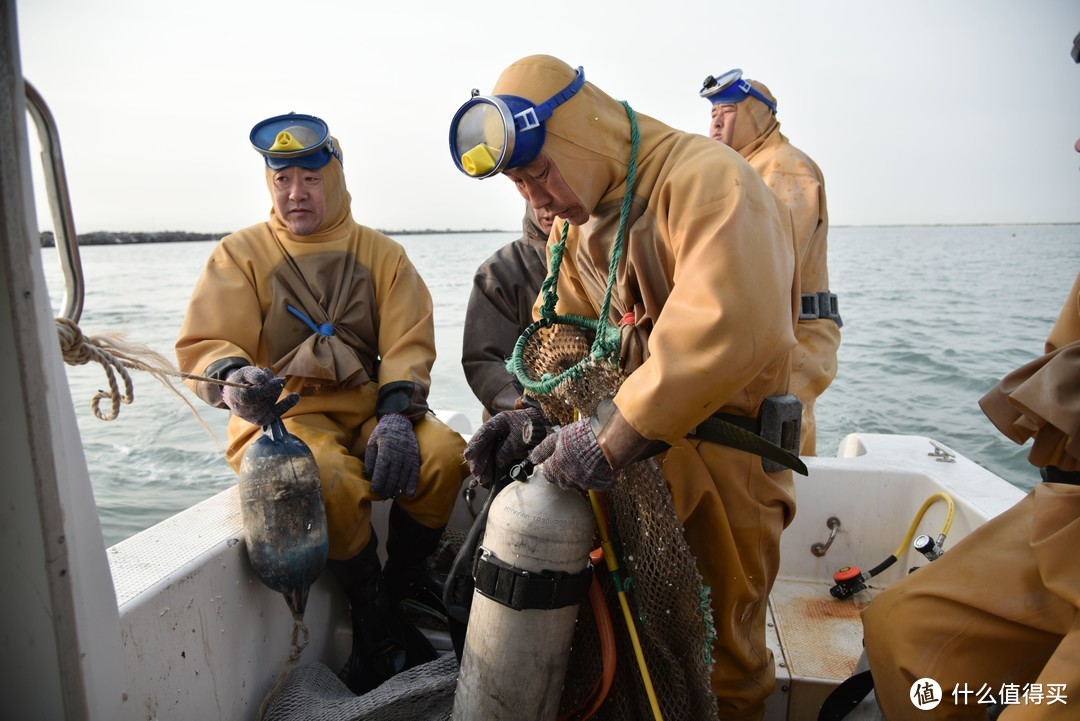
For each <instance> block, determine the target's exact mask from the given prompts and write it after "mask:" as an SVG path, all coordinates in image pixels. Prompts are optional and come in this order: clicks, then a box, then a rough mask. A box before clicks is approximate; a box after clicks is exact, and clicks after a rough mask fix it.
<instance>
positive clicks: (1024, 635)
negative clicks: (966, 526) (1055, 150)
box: [862, 141, 1080, 721]
mask: <svg viewBox="0 0 1080 721" xmlns="http://www.w3.org/2000/svg"><path fill="white" fill-rule="evenodd" d="M1077 146H1078V147H1077V149H1078V150H1080V141H1078V143H1077ZM1045 351H1046V354H1045V355H1043V356H1042V357H1040V358H1037V359H1035V360H1034V361H1032V362H1030V363H1027V364H1026V365H1024V366H1021V367H1020V368H1018V369H1016V370H1015V371H1013V372H1011V373H1009V374H1008V375H1007V376H1005V378H1003V379H1002V380H1001V382H1000V383H998V385H997V386H995V387H994V388H993V389H991V390H990V392H988V393H987V394H986V395H985V396H983V398H982V399H981V400H980V401H979V405H980V406H981V407H982V409H983V411H984V412H985V413H986V415H987V417H989V418H990V420H991V421H992V422H993V423H994V425H995V426H996V427H997V428H998V430H1000V431H1001V432H1002V433H1004V434H1005V435H1006V436H1007V437H1008V438H1009V439H1010V440H1013V441H1015V442H1016V443H1024V442H1026V441H1027V440H1028V439H1031V438H1034V443H1033V444H1032V447H1031V451H1030V453H1029V455H1028V460H1029V461H1031V463H1032V465H1034V466H1036V467H1038V468H1039V469H1040V472H1041V475H1042V479H1043V482H1042V483H1039V484H1037V485H1036V486H1035V488H1034V490H1032V491H1031V492H1030V493H1029V494H1028V495H1027V496H1026V497H1025V498H1024V499H1023V500H1021V501H1020V502H1019V503H1017V504H1016V505H1015V506H1013V507H1012V508H1010V509H1009V510H1007V511H1005V512H1004V513H1002V514H1001V515H999V516H997V517H995V518H993V519H991V520H989V521H987V522H986V523H985V524H983V525H982V526H980V527H979V528H978V529H976V530H975V531H974V532H973V533H972V534H971V535H969V536H967V537H966V538H964V539H963V540H962V541H960V542H959V543H957V544H956V546H955V547H954V548H953V549H952V550H951V551H949V552H948V553H946V554H945V555H943V556H942V557H941V558H939V559H938V560H937V561H935V562H933V563H931V564H929V565H927V566H924V567H923V568H921V569H919V570H918V571H916V572H915V573H912V574H911V575H909V576H906V577H905V578H904V579H902V580H901V581H900V582H898V583H896V584H893V585H892V586H891V587H890V588H889V589H887V590H886V591H884V592H882V593H881V594H880V595H879V596H877V597H876V598H875V599H874V600H873V601H872V602H871V603H870V605H869V606H867V607H866V609H865V610H864V611H863V614H862V618H863V626H864V629H865V635H866V653H867V658H868V660H869V662H870V671H871V674H872V675H873V679H874V688H875V693H876V696H877V702H878V704H879V705H880V707H881V709H882V711H883V712H884V713H885V716H886V718H888V719H889V721H904V719H911V721H916V720H917V719H918V720H921V719H985V718H987V709H988V707H989V706H990V702H989V701H988V700H987V699H986V698H985V697H984V699H983V701H982V702H981V703H980V702H979V693H980V690H981V689H983V688H984V687H986V688H988V689H989V691H988V693H989V694H990V697H991V698H993V699H994V701H996V702H997V703H999V704H1000V703H1004V702H1003V701H1002V699H1003V698H1004V694H1003V691H1002V689H1003V687H1005V686H1006V685H1007V684H1009V685H1013V687H1014V688H1015V689H1016V691H1015V693H1016V694H1017V696H1016V698H1014V699H1010V700H1009V702H1007V703H1004V711H1003V712H1002V713H1001V715H1000V716H999V717H998V718H999V719H1001V721H1020V720H1021V719H1047V720H1050V719H1063V718H1072V714H1074V713H1075V712H1074V711H1071V710H1070V709H1071V708H1072V706H1073V705H1075V704H1076V703H1077V702H1078V701H1080V698H1076V695H1077V691H1080V566H1078V565H1077V562H1076V555H1077V552H1078V551H1080V276H1078V277H1077V279H1076V282H1075V283H1074V285H1073V288H1072V292H1071V293H1070V294H1069V297H1068V300H1067V301H1066V303H1065V307H1064V308H1063V309H1062V311H1061V315H1060V317H1059V318H1058V321H1057V323H1056V325H1055V326H1054V328H1053V330H1052V331H1051V332H1050V336H1049V338H1048V339H1047V341H1046V348H1045ZM923 678H931V679H933V680H935V681H937V682H938V683H939V684H940V685H941V691H942V698H941V703H940V705H938V706H937V708H934V709H932V710H920V709H919V708H918V707H916V706H915V704H914V703H913V696H912V694H913V692H914V690H913V686H912V685H913V684H914V683H915V682H916V681H917V680H919V679H923ZM965 684H966V685H965ZM1051 685H1053V688H1052V687H1051ZM1032 687H1034V689H1032ZM1055 689H1056V690H1055ZM954 690H956V691H958V692H957V694H956V696H954V693H953V692H954ZM1027 690H1031V691H1032V694H1038V695H1039V696H1041V699H1040V700H1036V696H1035V695H1032V696H1031V697H1029V699H1028V700H1029V702H1028V703H1025V702H1024V699H1023V693H1024V692H1025V691H1027ZM965 691H970V692H972V693H970V694H965ZM1004 693H1008V691H1005V692H1004ZM1062 693H1064V694H1065V696H1067V698H1065V699H1064V705H1063V704H1062V703H1060V702H1050V697H1051V696H1054V695H1057V696H1060V695H1061V694H1062Z"/></svg>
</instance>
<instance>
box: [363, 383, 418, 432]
mask: <svg viewBox="0 0 1080 721" xmlns="http://www.w3.org/2000/svg"><path fill="white" fill-rule="evenodd" d="M425 395H426V394H425V393H424V392H423V391H422V389H421V387H420V386H418V385H417V384H415V383H413V382H411V381H394V382H393V383H387V384H386V385H384V386H382V387H380V388H379V399H378V400H377V401H376V403H375V417H376V418H379V419H381V418H382V417H383V416H385V415H388V414H390V413H399V414H401V415H403V416H405V417H406V418H408V419H409V420H410V421H412V422H413V423H416V421H418V420H420V419H421V418H423V417H424V416H425V415H426V414H427V412H428V404H427V398H426V397H425Z"/></svg>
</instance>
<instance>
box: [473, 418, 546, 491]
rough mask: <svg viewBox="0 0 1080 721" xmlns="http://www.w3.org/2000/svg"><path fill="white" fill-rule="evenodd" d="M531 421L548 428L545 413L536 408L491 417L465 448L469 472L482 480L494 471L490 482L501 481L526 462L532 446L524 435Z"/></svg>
mask: <svg viewBox="0 0 1080 721" xmlns="http://www.w3.org/2000/svg"><path fill="white" fill-rule="evenodd" d="M530 421H531V422H533V423H535V424H541V425H544V426H547V425H548V420H547V418H545V417H544V413H543V412H542V411H541V410H540V409H539V408H536V407H533V406H529V407H528V408H522V409H521V410H517V411H503V412H501V413H496V414H495V415H494V416H492V417H491V418H489V419H488V421H487V422H486V423H484V425H482V426H480V428H479V429H478V430H477V431H476V433H474V434H473V436H472V438H470V439H469V443H468V445H466V446H465V453H464V456H465V460H466V461H468V462H469V471H470V472H471V473H472V474H473V475H474V476H476V477H477V478H480V479H485V478H488V476H486V475H485V473H486V472H493V473H494V475H493V476H491V480H498V479H500V478H502V477H503V476H505V475H506V474H507V473H509V472H510V469H511V468H513V467H514V466H515V465H516V464H518V463H520V462H521V461H523V460H525V458H526V457H527V456H528V455H529V449H530V447H531V446H530V445H529V444H528V443H526V442H525V440H524V439H523V438H522V437H521V432H522V431H523V430H524V429H525V427H526V426H527V425H528V424H529V422H530ZM493 455H494V458H492V456H493ZM485 482H486V481H485Z"/></svg>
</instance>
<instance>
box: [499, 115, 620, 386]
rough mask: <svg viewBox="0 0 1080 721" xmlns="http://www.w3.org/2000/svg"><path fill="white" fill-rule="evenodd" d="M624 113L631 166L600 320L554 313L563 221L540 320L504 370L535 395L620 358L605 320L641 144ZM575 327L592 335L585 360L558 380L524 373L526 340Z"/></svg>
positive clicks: (615, 338) (614, 336)
mask: <svg viewBox="0 0 1080 721" xmlns="http://www.w3.org/2000/svg"><path fill="white" fill-rule="evenodd" d="M621 104H622V106H623V109H625V110H626V115H627V117H628V118H629V120H630V163H629V164H628V166H627V169H626V192H625V193H624V194H623V200H622V206H621V208H620V209H619V228H618V231H617V232H616V233H615V243H614V244H613V246H612V248H611V262H610V263H609V265H608V282H607V290H606V291H605V293H604V302H603V304H602V306H601V308H600V317H599V318H585V317H582V316H578V315H559V314H557V313H556V312H555V305H556V303H557V302H558V300H559V295H558V285H559V267H560V266H561V265H562V258H563V253H564V252H565V250H566V237H567V233H568V231H569V227H570V224H569V223H568V222H566V221H565V220H564V221H563V227H562V235H561V236H560V238H559V242H558V243H556V244H555V245H553V246H552V247H551V267H550V270H549V271H548V276H547V278H545V279H544V282H543V284H542V285H541V286H540V293H541V297H543V299H544V302H543V303H542V304H541V306H540V320H538V321H536V322H535V323H533V324H532V325H530V326H529V327H528V328H526V329H525V330H524V331H523V332H522V334H521V336H519V337H518V339H517V343H515V344H514V352H513V354H512V355H511V356H510V360H509V361H507V364H506V365H507V369H508V370H509V371H510V372H512V373H513V374H514V375H515V376H517V379H518V381H520V382H521V385H522V387H523V388H524V389H525V390H526V391H528V392H529V393H532V394H534V395H543V394H547V393H550V392H551V391H552V390H554V389H555V388H556V387H557V386H559V385H560V384H561V383H563V382H564V381H566V380H573V379H576V378H578V377H580V375H581V374H582V372H584V370H585V365H586V364H587V363H589V362H590V361H591V360H593V359H596V360H602V359H604V358H610V359H612V360H615V361H616V362H617V360H618V354H619V343H620V341H619V329H618V328H617V327H616V326H613V325H612V324H611V321H610V320H609V318H608V316H609V314H610V313H611V293H612V290H613V289H614V287H615V277H616V275H617V273H618V269H619V263H620V261H621V260H622V251H623V243H624V239H625V237H626V228H627V224H628V222H629V219H630V206H631V204H632V203H633V199H634V181H635V179H636V177H637V155H638V148H639V146H640V144H641V137H640V135H639V134H638V127H637V116H636V115H635V114H634V110H633V108H631V107H630V105H629V103H627V102H626V101H621ZM557 324H563V325H576V326H578V327H581V328H586V329H588V330H592V331H595V333H596V337H595V339H594V340H593V345H592V349H591V350H590V353H589V355H588V356H586V357H585V358H582V359H581V360H580V361H578V362H577V363H575V364H574V365H573V366H572V367H570V368H568V369H566V370H565V371H563V372H562V373H560V374H559V375H557V376H552V375H551V374H550V373H546V374H544V376H543V378H541V379H540V380H539V381H534V380H532V379H531V378H529V377H528V374H527V373H526V372H525V363H524V360H523V353H524V350H525V346H526V345H527V344H528V342H529V339H530V338H531V337H532V336H533V334H534V333H536V331H538V330H540V329H541V328H546V327H549V326H552V325H557Z"/></svg>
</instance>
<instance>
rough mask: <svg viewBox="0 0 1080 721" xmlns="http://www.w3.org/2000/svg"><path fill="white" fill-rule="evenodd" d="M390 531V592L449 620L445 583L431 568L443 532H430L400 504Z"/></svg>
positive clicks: (387, 571)
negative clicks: (432, 557)
mask: <svg viewBox="0 0 1080 721" xmlns="http://www.w3.org/2000/svg"><path fill="white" fill-rule="evenodd" d="M387 528H388V531H389V533H388V536H387V539H386V568H385V569H384V570H383V580H384V582H385V584H386V587H387V590H388V592H389V593H390V595H391V596H392V597H393V598H394V599H396V600H398V601H404V600H406V599H409V600H412V601H416V602H417V603H421V604H423V605H425V606H427V607H428V608H430V609H432V610H434V611H436V612H437V613H439V614H440V615H444V616H445V615H446V608H445V606H444V605H443V586H444V581H443V579H441V578H439V577H438V575H437V574H436V573H435V572H434V571H433V570H432V569H431V567H430V565H429V564H428V557H429V556H431V555H432V554H434V553H435V551H436V550H437V549H438V547H439V541H440V539H442V533H443V529H442V528H428V527H427V526H425V525H424V524H422V523H420V522H419V521H417V520H416V519H414V518H413V517H412V516H410V515H409V514H408V512H406V511H405V510H404V509H403V508H401V507H399V506H398V505H397V504H396V503H395V504H394V505H392V506H391V507H390V513H389V517H388V520H387Z"/></svg>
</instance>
